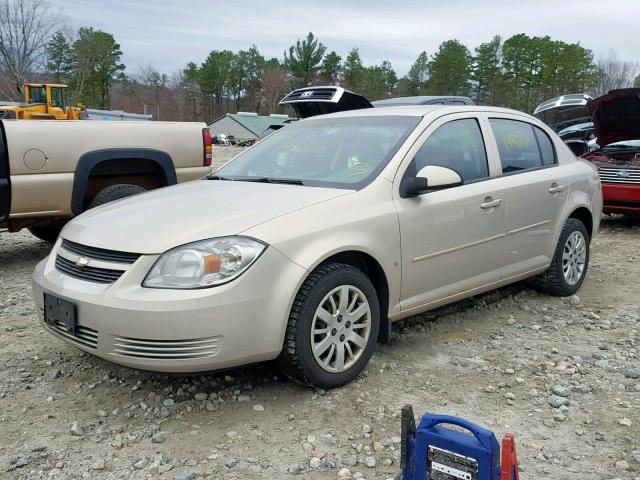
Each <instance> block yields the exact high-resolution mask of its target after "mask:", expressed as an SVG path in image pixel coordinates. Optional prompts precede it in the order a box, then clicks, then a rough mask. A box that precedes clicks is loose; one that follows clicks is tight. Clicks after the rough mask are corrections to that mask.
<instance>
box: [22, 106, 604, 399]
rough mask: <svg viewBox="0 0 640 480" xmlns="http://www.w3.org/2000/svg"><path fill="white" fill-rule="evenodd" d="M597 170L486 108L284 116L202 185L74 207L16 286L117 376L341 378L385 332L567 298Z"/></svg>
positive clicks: (584, 249) (582, 259) (351, 374)
mask: <svg viewBox="0 0 640 480" xmlns="http://www.w3.org/2000/svg"><path fill="white" fill-rule="evenodd" d="M601 209H602V197H601V189H600V183H599V180H598V175H597V173H596V171H595V170H594V168H593V167H592V166H591V165H590V164H588V163H587V162H584V161H581V160H578V159H576V157H575V156H574V155H573V154H572V153H571V152H570V151H569V149H568V148H567V147H566V146H565V145H564V143H563V142H562V141H560V139H559V138H558V137H557V136H556V135H555V134H554V133H553V132H552V131H551V130H550V129H549V128H547V127H546V126H545V125H544V124H542V123H540V122H539V121H537V120H536V119H534V118H533V117H531V116H529V115H525V114H523V113H519V112H515V111H511V110H505V109H497V108H487V107H472V106H464V107H449V106H442V107H424V106H421V107H397V108H396V107H393V108H391V107H390V108H384V109H364V110H356V111H349V112H342V113H337V114H332V115H326V116H320V117H312V118H309V119H306V120H301V121H298V122H296V123H294V124H291V125H290V126H287V127H286V128H284V129H282V130H280V131H278V132H276V133H274V134H273V135H271V136H269V137H268V138H266V139H265V140H263V141H262V142H260V143H259V144H257V145H256V146H254V147H252V148H250V149H248V150H247V151H245V152H244V153H243V154H241V155H239V156H238V157H236V158H235V159H234V160H233V161H231V162H230V163H229V164H227V165H226V166H224V167H223V168H222V169H220V170H218V172H216V173H215V174H213V175H211V176H209V177H207V178H206V179H203V180H199V181H195V182H190V183H186V184H183V185H178V186H174V187H169V188H166V189H162V190H160V191H155V192H149V193H145V194H142V195H139V196H136V197H132V198H129V199H125V200H120V201H116V202H113V203H111V204H108V205H105V206H102V207H99V208H96V209H94V210H90V211H88V212H86V213H84V214H82V215H81V216H79V217H77V218H76V219H74V220H73V221H71V222H70V223H69V224H68V225H67V226H66V227H65V229H64V230H63V231H62V233H61V236H60V238H59V239H58V241H57V242H56V244H55V245H54V247H53V250H52V252H51V255H50V256H49V257H48V258H47V259H45V260H43V261H42V262H41V263H40V264H39V265H38V266H37V268H36V271H35V273H34V288H33V293H34V299H35V302H36V304H37V305H38V307H39V311H40V314H41V316H42V320H43V321H44V323H45V325H46V327H47V329H48V330H49V331H50V332H52V333H53V334H54V335H56V336H58V337H59V338H62V339H64V340H66V341H68V342H69V343H71V344H73V345H74V346H76V347H78V348H80V349H82V350H84V351H86V352H88V353H91V354H94V355H97V356H99V357H102V358H105V359H107V360H110V361H112V362H116V363H120V364H123V365H128V366H131V367H136V368H142V369H148V370H158V371H173V372H194V371H205V370H212V369H219V368H226V367H233V366H237V365H242V364H247V363H251V362H259V361H264V360H272V359H278V361H279V363H280V364H281V365H282V367H283V370H284V371H285V372H286V373H287V374H288V375H289V376H291V377H292V378H294V379H296V380H299V381H302V382H305V383H310V384H315V385H319V386H323V387H335V386H339V385H342V384H344V383H346V382H348V381H350V380H352V379H353V378H355V377H356V376H357V375H358V373H359V372H360V371H361V370H362V369H363V368H364V367H365V365H366V364H367V362H368V361H369V358H370V357H371V354H372V352H373V350H374V348H375V345H376V342H377V341H379V340H385V339H387V338H388V333H389V328H390V327H389V325H390V323H391V322H392V321H394V320H398V319H401V318H404V317H407V316H409V315H414V314H416V313H419V312H424V311H426V310H429V309H432V308H435V307H437V306H440V305H444V304H446V303H450V302H454V301H456V300H459V299H461V298H464V297H469V296H472V295H475V294H478V293H480V292H483V291H487V290H490V289H493V288H496V287H499V286H501V285H505V284H508V283H512V282H515V281H518V280H521V279H524V278H527V277H537V284H538V286H539V287H540V288H541V289H542V290H544V291H546V292H549V293H550V294H553V295H570V294H572V293H574V292H576V291H577V290H578V288H580V285H581V284H582V281H583V280H584V277H585V274H586V271H587V265H588V262H589V243H590V240H591V238H592V236H593V234H594V233H595V232H597V230H598V224H599V221H600V213H601Z"/></svg>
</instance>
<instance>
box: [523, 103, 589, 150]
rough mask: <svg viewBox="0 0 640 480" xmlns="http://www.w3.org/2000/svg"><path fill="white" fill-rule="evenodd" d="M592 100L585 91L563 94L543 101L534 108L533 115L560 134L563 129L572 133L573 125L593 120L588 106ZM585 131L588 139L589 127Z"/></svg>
mask: <svg viewBox="0 0 640 480" xmlns="http://www.w3.org/2000/svg"><path fill="white" fill-rule="evenodd" d="M591 100H593V98H592V97H590V96H589V95H587V94H584V93H574V94H571V95H561V96H559V97H555V98H552V99H550V100H546V101H544V102H542V103H541V104H540V105H538V106H537V107H536V109H535V110H534V112H533V116H534V117H536V118H538V119H539V120H541V121H542V122H544V123H546V124H547V125H549V127H551V128H552V129H553V130H554V131H555V132H556V133H558V134H559V133H560V132H562V131H565V132H567V133H570V132H571V133H572V130H571V127H574V126H577V125H579V124H588V123H590V122H591V113H590V112H589V107H588V106H587V105H588V103H589V101H591ZM585 127H587V125H585ZM583 132H584V135H585V138H584V139H585V140H586V139H587V138H588V135H589V133H590V132H589V129H588V128H585V129H583ZM591 132H592V131H591ZM561 138H562V137H561ZM570 138H577V137H576V136H571V137H570Z"/></svg>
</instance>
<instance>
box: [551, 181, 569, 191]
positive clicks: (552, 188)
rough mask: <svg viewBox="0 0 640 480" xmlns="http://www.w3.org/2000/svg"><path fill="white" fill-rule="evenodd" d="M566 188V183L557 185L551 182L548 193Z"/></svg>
mask: <svg viewBox="0 0 640 480" xmlns="http://www.w3.org/2000/svg"><path fill="white" fill-rule="evenodd" d="M565 188H566V185H558V184H557V183H552V184H551V188H549V193H560V192H561V191H563V190H564V189H565Z"/></svg>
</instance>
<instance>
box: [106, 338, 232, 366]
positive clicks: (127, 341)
mask: <svg viewBox="0 0 640 480" xmlns="http://www.w3.org/2000/svg"><path fill="white" fill-rule="evenodd" d="M221 343H222V337H219V336H218V337H209V338H197V339H191V340H145V339H142V338H129V337H115V338H114V339H113V351H112V354H113V355H123V356H125V357H136V358H149V359H155V360H180V359H184V360H187V359H198V358H206V357H214V356H216V355H217V354H218V353H220V347H221Z"/></svg>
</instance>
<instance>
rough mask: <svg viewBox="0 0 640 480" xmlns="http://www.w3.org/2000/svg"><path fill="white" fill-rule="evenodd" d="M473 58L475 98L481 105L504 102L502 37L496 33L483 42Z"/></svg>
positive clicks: (473, 89)
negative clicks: (501, 96) (502, 87)
mask: <svg viewBox="0 0 640 480" xmlns="http://www.w3.org/2000/svg"><path fill="white" fill-rule="evenodd" d="M475 53H476V55H475V57H474V59H473V68H472V72H473V74H472V79H473V88H472V91H473V99H474V100H475V102H476V103H477V104H479V105H500V104H502V101H503V100H502V98H500V94H501V91H500V89H501V86H502V81H503V79H502V39H501V38H500V37H499V36H498V35H496V36H495V37H493V39H492V40H491V41H489V42H485V43H481V44H480V45H479V46H478V47H477V48H476V51H475Z"/></svg>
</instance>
